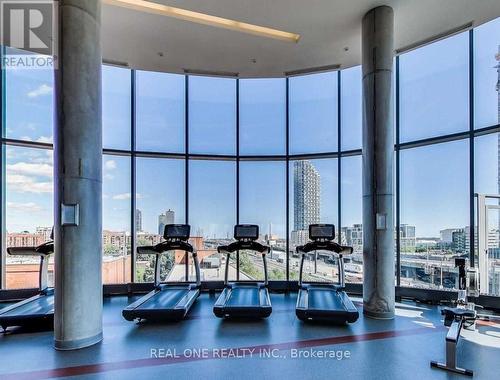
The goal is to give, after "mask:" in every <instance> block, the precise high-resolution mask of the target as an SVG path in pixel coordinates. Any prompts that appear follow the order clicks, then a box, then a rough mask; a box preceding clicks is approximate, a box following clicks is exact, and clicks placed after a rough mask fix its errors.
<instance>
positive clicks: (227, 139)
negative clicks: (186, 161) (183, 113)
mask: <svg viewBox="0 0 500 380" xmlns="http://www.w3.org/2000/svg"><path fill="white" fill-rule="evenodd" d="M189 151H190V152H191V153H206V154H236V80H235V79H228V78H212V77H198V76H190V77H189Z"/></svg>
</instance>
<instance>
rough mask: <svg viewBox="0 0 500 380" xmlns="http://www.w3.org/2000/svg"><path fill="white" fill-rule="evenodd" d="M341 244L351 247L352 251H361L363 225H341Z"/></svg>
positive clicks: (358, 252)
mask: <svg viewBox="0 0 500 380" xmlns="http://www.w3.org/2000/svg"><path fill="white" fill-rule="evenodd" d="M340 236H341V240H340V242H341V244H342V245H347V246H349V247H352V248H353V253H355V254H362V253H363V225H362V224H353V225H352V227H342V231H341V234H340Z"/></svg>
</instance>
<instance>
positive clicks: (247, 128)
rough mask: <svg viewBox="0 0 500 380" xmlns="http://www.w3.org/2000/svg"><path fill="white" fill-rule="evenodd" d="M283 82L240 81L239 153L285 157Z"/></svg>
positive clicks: (283, 80)
mask: <svg viewBox="0 0 500 380" xmlns="http://www.w3.org/2000/svg"><path fill="white" fill-rule="evenodd" d="M285 129H286V80H285V79H243V80H241V81H240V154H243V155H245V154H246V155H263V154H285Z"/></svg>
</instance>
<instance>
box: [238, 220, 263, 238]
mask: <svg viewBox="0 0 500 380" xmlns="http://www.w3.org/2000/svg"><path fill="white" fill-rule="evenodd" d="M234 238H235V239H236V240H240V239H250V240H257V239H258V238H259V226H257V225H254V224H239V225H236V226H234Z"/></svg>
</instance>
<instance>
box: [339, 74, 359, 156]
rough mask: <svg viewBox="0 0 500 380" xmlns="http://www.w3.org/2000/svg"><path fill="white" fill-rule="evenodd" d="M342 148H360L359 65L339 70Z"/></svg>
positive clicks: (344, 149)
mask: <svg viewBox="0 0 500 380" xmlns="http://www.w3.org/2000/svg"><path fill="white" fill-rule="evenodd" d="M340 75H341V93H340V94H341V101H340V104H341V107H342V108H341V109H342V112H341V118H342V123H341V126H342V133H341V137H342V150H343V151H346V150H353V149H361V144H362V141H361V127H362V115H363V110H362V78H361V77H362V73H361V66H356V67H351V68H350V69H346V70H342V71H341V74H340Z"/></svg>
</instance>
